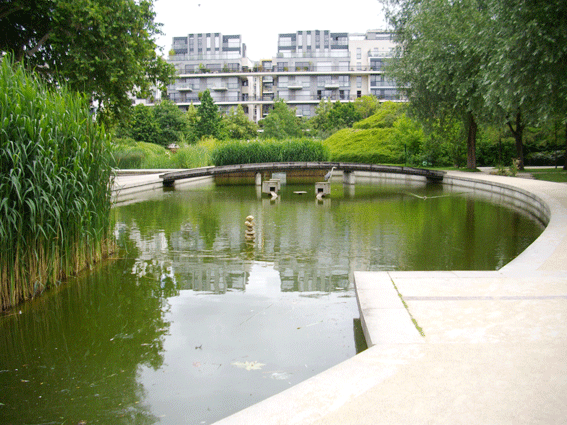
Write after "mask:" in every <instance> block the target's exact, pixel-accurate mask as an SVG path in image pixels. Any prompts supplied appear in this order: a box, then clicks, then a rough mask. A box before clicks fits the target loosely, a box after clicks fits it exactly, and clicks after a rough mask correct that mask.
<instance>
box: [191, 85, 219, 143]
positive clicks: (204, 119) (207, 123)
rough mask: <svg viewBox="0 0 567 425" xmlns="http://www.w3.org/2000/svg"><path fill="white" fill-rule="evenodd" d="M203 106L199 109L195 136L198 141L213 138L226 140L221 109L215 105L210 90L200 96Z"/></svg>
mask: <svg viewBox="0 0 567 425" xmlns="http://www.w3.org/2000/svg"><path fill="white" fill-rule="evenodd" d="M199 97H200V99H201V104H200V105H199V107H198V108H197V122H196V123H195V130H194V132H195V135H196V137H197V139H201V138H203V137H206V136H212V137H215V138H217V139H223V138H224V126H223V122H222V117H221V115H220V114H219V109H218V107H217V106H216V105H215V102H214V101H213V98H212V96H211V93H210V91H209V89H207V90H205V91H204V92H203V93H201V94H200V95H199Z"/></svg>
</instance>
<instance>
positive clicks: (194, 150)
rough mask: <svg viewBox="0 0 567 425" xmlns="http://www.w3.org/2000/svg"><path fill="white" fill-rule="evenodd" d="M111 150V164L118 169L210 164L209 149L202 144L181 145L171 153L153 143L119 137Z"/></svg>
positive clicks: (190, 166)
mask: <svg viewBox="0 0 567 425" xmlns="http://www.w3.org/2000/svg"><path fill="white" fill-rule="evenodd" d="M112 150H113V160H112V166H113V167H114V168H120V169H155V168H198V167H204V166H207V165H209V164H210V154H209V149H207V148H206V147H205V146H202V145H182V146H181V148H179V149H178V150H177V152H175V153H173V152H170V151H169V150H167V149H166V148H164V147H163V146H159V145H156V144H154V143H145V142H135V141H134V140H132V139H119V140H117V143H115V144H114V146H113V149H112Z"/></svg>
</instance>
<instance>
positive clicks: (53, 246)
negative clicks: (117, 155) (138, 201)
mask: <svg viewBox="0 0 567 425" xmlns="http://www.w3.org/2000/svg"><path fill="white" fill-rule="evenodd" d="M110 177H111V167H110V155H109V140H108V137H107V136H106V134H105V132H104V129H102V128H101V127H99V126H97V125H96V124H95V123H94V122H93V119H92V117H91V116H90V114H89V110H88V104H87V102H86V100H85V98H84V97H83V96H81V95H78V94H75V93H71V92H69V91H68V90H66V89H65V88H62V87H60V88H58V89H57V91H52V90H48V89H47V88H46V87H45V86H44V85H43V84H42V83H40V82H39V81H38V80H37V79H36V78H34V76H33V74H31V73H28V72H26V71H25V70H24V68H23V66H21V65H20V64H14V63H13V62H12V61H11V59H10V58H9V57H4V59H3V60H2V63H1V64H0V194H1V198H0V199H1V201H0V216H1V217H2V219H1V224H0V243H1V246H0V309H6V308H8V307H10V306H13V305H15V304H17V303H18V302H20V301H22V300H26V299H29V298H32V297H33V296H34V295H36V294H39V293H41V292H42V291H44V290H45V289H47V288H48V287H49V286H50V285H53V284H57V283H58V282H60V281H61V280H62V279H64V278H65V277H67V276H69V275H73V274H76V273H77V272H78V271H80V270H81V269H83V268H85V267H88V266H89V265H91V264H93V263H94V262H96V261H99V260H100V259H101V258H103V257H105V256H107V255H108V254H109V252H110V251H111V250H112V242H111V240H112V237H111V233H110V228H111V227H110V208H111V178H110Z"/></svg>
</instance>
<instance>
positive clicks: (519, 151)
mask: <svg viewBox="0 0 567 425" xmlns="http://www.w3.org/2000/svg"><path fill="white" fill-rule="evenodd" d="M515 125H516V128H515V129H514V127H512V123H511V122H510V121H508V127H510V131H511V132H512V135H513V136H514V140H516V156H517V158H518V162H519V164H518V170H523V169H524V128H525V125H524V124H523V123H522V114H521V113H520V112H519V111H518V113H517V114H516V123H515Z"/></svg>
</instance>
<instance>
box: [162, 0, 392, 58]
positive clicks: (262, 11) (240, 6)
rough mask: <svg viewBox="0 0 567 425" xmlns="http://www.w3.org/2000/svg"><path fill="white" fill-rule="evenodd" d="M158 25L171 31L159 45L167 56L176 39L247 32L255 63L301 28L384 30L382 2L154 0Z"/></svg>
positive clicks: (269, 55) (361, 0)
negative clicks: (284, 35) (283, 35)
mask: <svg viewBox="0 0 567 425" xmlns="http://www.w3.org/2000/svg"><path fill="white" fill-rule="evenodd" d="M154 10H155V12H156V19H155V20H156V22H160V23H162V24H163V27H162V31H163V32H164V33H165V34H164V35H163V36H161V37H159V38H158V40H157V43H158V45H159V46H161V47H163V49H164V54H167V52H168V51H169V49H171V44H172V39H173V37H182V36H186V35H187V34H189V33H201V32H205V33H206V32H220V33H221V34H224V35H230V34H241V35H242V41H243V42H244V43H245V44H246V46H247V56H248V57H249V58H250V59H252V60H260V59H269V58H271V57H272V56H274V55H275V54H276V53H277V42H278V34H280V33H288V32H291V33H293V32H296V31H301V30H316V29H317V30H330V31H332V32H350V33H353V32H356V33H364V32H366V31H367V30H369V29H384V28H386V25H385V23H384V18H383V12H382V6H381V4H380V3H379V2H378V0H350V1H341V2H338V1H332V0H330V1H329V0H326V1H320V0H282V1H278V2H274V1H270V0H231V1H229V0H154Z"/></svg>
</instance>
